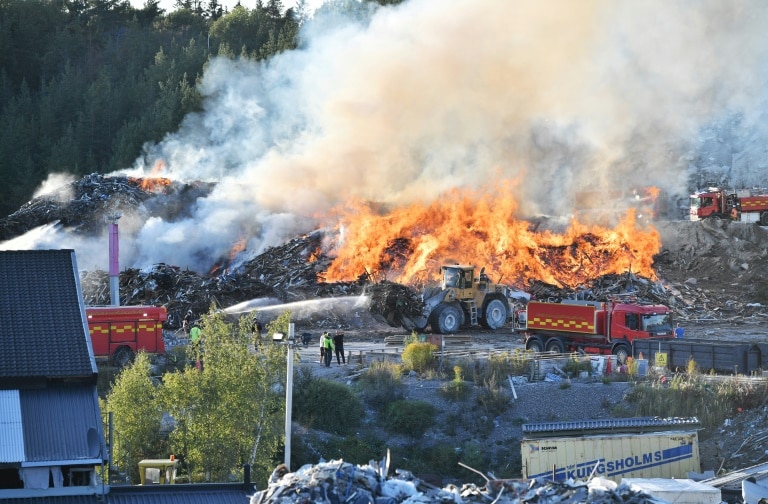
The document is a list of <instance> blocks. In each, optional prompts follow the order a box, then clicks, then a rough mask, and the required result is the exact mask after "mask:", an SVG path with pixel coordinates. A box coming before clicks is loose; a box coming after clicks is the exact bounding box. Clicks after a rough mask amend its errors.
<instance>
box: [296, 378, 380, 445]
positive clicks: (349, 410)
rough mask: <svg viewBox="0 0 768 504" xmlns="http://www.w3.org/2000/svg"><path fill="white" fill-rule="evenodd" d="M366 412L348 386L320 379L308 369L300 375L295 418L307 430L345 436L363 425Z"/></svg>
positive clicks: (297, 381) (297, 382) (297, 385)
mask: <svg viewBox="0 0 768 504" xmlns="http://www.w3.org/2000/svg"><path fill="white" fill-rule="evenodd" d="M364 413H365V410H364V408H363V403H362V401H361V400H360V398H359V397H358V396H357V395H356V394H354V393H353V392H352V391H351V390H350V389H349V388H347V386H346V385H343V384H341V383H337V382H334V381H330V380H325V379H318V378H315V377H314V376H313V375H312V372H311V371H310V370H308V369H303V370H301V371H300V372H299V373H298V376H297V379H296V381H295V382H294V387H293V418H294V419H295V420H296V421H298V422H299V423H301V424H302V425H304V426H305V427H309V428H314V429H322V430H324V431H326V432H331V433H334V434H339V435H345V434H348V433H349V432H350V431H351V430H352V429H354V428H355V427H357V426H358V425H360V421H361V420H362V418H363V415H364Z"/></svg>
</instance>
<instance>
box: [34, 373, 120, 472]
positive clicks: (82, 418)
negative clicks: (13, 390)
mask: <svg viewBox="0 0 768 504" xmlns="http://www.w3.org/2000/svg"><path fill="white" fill-rule="evenodd" d="M19 399H20V403H21V414H22V421H23V425H24V446H25V455H26V457H25V460H24V462H25V463H24V464H22V465H27V466H29V465H34V463H35V462H46V463H49V461H52V460H53V461H62V462H66V463H78V462H80V461H83V462H84V461H94V460H96V461H99V460H106V459H107V452H106V446H105V445H104V441H103V440H104V432H103V429H102V424H101V415H100V410H99V400H98V396H97V392H96V387H95V386H93V385H88V384H55V385H50V386H48V387H46V388H43V389H29V390H21V391H20V393H19Z"/></svg>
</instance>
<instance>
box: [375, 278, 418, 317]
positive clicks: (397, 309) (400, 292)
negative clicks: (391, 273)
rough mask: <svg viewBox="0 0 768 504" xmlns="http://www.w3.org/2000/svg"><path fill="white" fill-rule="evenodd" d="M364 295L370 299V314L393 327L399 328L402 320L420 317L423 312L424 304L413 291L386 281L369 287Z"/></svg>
mask: <svg viewBox="0 0 768 504" xmlns="http://www.w3.org/2000/svg"><path fill="white" fill-rule="evenodd" d="M366 294H368V296H369V297H370V299H371V302H370V308H369V309H370V311H371V314H373V316H374V317H375V318H376V319H377V320H379V321H380V322H383V323H385V324H388V325H390V326H393V327H399V326H401V325H402V323H403V319H408V318H418V317H420V316H421V315H422V313H423V310H424V302H423V301H421V298H420V296H419V294H418V293H417V292H416V291H415V290H414V289H411V288H410V287H407V286H405V285H401V284H397V283H394V282H390V281H387V280H385V281H382V282H379V283H376V284H373V285H371V286H369V287H368V288H367V289H366Z"/></svg>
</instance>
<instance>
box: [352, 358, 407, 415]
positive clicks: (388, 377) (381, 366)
mask: <svg viewBox="0 0 768 504" xmlns="http://www.w3.org/2000/svg"><path fill="white" fill-rule="evenodd" d="M401 376H402V372H401V369H400V366H399V365H398V364H395V363H392V362H372V363H371V365H370V366H369V367H368V369H367V370H366V371H365V372H364V373H363V374H362V375H360V380H359V381H358V385H359V387H360V391H361V393H362V396H363V398H364V399H365V401H366V402H367V403H368V404H370V405H371V406H372V407H373V408H375V409H377V410H379V411H381V410H383V409H384V408H385V407H386V406H387V405H388V404H389V403H391V402H393V401H397V400H399V399H402V397H403V390H402V388H403V387H402V380H401Z"/></svg>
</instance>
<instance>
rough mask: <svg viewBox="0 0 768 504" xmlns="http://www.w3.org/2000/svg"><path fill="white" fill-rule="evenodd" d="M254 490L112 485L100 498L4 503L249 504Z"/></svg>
mask: <svg viewBox="0 0 768 504" xmlns="http://www.w3.org/2000/svg"><path fill="white" fill-rule="evenodd" d="M254 493H255V490H254V489H253V488H250V492H249V491H247V490H246V485H244V484H242V483H240V484H238V483H219V484H197V485H195V484H192V485H162V486H113V487H111V488H109V490H108V492H107V494H106V495H105V496H104V497H102V496H101V495H99V494H90V495H59V496H34V497H19V498H14V497H6V498H4V499H3V504H105V503H107V504H248V502H250V495H252V494H254Z"/></svg>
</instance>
